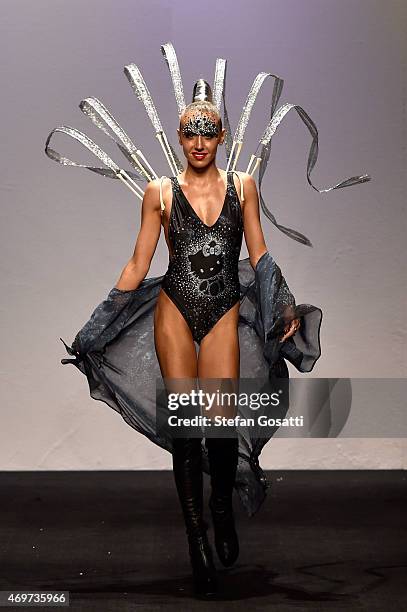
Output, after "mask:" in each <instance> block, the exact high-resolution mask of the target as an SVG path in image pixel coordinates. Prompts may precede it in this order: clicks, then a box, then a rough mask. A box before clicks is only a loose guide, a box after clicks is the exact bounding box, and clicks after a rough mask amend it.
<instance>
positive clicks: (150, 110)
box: [124, 64, 180, 174]
mask: <svg viewBox="0 0 407 612" xmlns="http://www.w3.org/2000/svg"><path fill="white" fill-rule="evenodd" d="M124 73H125V75H126V76H127V78H128V80H129V82H130V85H131V87H132V89H133V91H134V93H135V94H136V96H137V97H138V99H139V100H140V101H141V102H142V103H143V104H144V108H145V109H146V111H147V114H148V116H149V118H150V121H151V123H152V124H153V127H154V130H155V135H156V137H157V138H158V141H159V143H160V145H161V148H162V150H163V152H164V155H165V157H166V159H167V161H168V165H169V166H170V170H171V172H172V173H173V174H177V171H178V169H179V164H180V162H179V160H178V158H176V156H174V149H173V147H172V146H171V145H170V143H169V141H168V138H167V136H166V134H165V132H164V130H163V127H162V125H161V121H160V119H159V117H158V113H157V110H156V108H155V106H154V102H153V99H152V97H151V94H150V92H149V91H148V88H147V85H146V84H145V82H144V79H143V76H142V74H141V72H140V70H139V68H138V67H137V66H136V65H135V64H129V65H128V66H125V67H124Z"/></svg>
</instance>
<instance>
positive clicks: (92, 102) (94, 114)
mask: <svg viewBox="0 0 407 612" xmlns="http://www.w3.org/2000/svg"><path fill="white" fill-rule="evenodd" d="M79 108H80V109H81V111H82V112H83V113H84V114H85V115H87V116H88V117H89V118H90V119H91V121H92V122H93V123H94V124H95V125H96V126H97V127H98V128H99V129H101V130H102V131H103V132H104V133H105V134H106V136H108V137H109V138H110V139H111V140H113V142H114V143H115V144H116V145H117V147H118V148H119V150H120V151H121V152H122V153H123V155H124V156H125V157H126V159H127V161H128V162H129V163H130V164H131V165H132V166H133V167H134V168H136V169H137V170H138V167H139V166H138V165H137V163H136V161H135V160H134V159H133V157H132V155H135V154H137V152H138V148H137V147H136V145H135V144H134V142H133V141H132V140H131V138H130V137H129V136H128V135H127V134H126V132H125V131H124V130H123V128H122V127H121V126H120V125H119V123H118V122H117V121H116V119H115V118H114V117H113V115H112V114H111V113H110V111H109V110H108V109H107V108H106V106H105V105H104V104H103V103H102V102H101V101H100V100H98V98H94V97H90V98H85V99H84V100H81V102H80V103H79ZM105 125H107V126H108V128H110V130H111V131H112V132H113V134H114V135H115V136H117V138H118V139H119V141H121V142H118V140H117V138H115V137H114V136H112V135H111V133H110V131H109V130H108V129H106V127H105ZM139 164H140V162H139ZM142 167H143V171H144V173H145V175H146V176H145V178H146V179H147V180H148V181H151V180H153V179H154V176H153V175H152V173H151V171H150V170H149V169H148V168H146V167H145V165H144V164H143V166H142Z"/></svg>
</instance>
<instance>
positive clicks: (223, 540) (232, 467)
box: [205, 438, 239, 567]
mask: <svg viewBox="0 0 407 612" xmlns="http://www.w3.org/2000/svg"><path fill="white" fill-rule="evenodd" d="M205 445H206V448H207V449H208V458H209V466H210V472H211V486H212V494H211V497H210V500H209V507H210V509H211V513H212V520H213V527H214V531H215V546H216V552H217V553H218V557H219V559H220V561H221V562H222V563H223V565H224V566H225V567H230V566H231V565H233V563H234V562H235V561H236V559H237V558H238V556H239V540H238V537H237V533H236V529H235V521H234V516H233V502H232V496H233V486H234V483H235V478H236V468H237V462H238V445H239V441H238V439H237V438H206V440H205Z"/></svg>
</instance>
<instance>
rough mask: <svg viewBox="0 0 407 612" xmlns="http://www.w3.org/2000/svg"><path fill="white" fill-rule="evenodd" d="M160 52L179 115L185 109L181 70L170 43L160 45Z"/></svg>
mask: <svg viewBox="0 0 407 612" xmlns="http://www.w3.org/2000/svg"><path fill="white" fill-rule="evenodd" d="M161 53H162V54H163V56H164V59H165V62H166V64H167V66H168V69H169V71H170V74H171V80H172V86H173V88H174V94H175V100H176V102H177V107H178V115H179V116H181V115H182V113H183V112H184V110H185V107H186V104H185V96H184V88H183V86H182V78H181V72H180V69H179V65H178V60H177V54H176V53H175V49H174V47H173V45H172V43H170V42H168V43H165V45H161Z"/></svg>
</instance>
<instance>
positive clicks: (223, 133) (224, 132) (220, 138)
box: [219, 128, 226, 145]
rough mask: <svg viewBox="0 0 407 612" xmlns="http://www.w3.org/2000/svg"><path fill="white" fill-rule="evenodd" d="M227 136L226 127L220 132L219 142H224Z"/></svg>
mask: <svg viewBox="0 0 407 612" xmlns="http://www.w3.org/2000/svg"><path fill="white" fill-rule="evenodd" d="M225 136H226V129H225V128H222V130H221V132H220V136H219V144H220V145H221V144H223V142H224V140H225Z"/></svg>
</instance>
